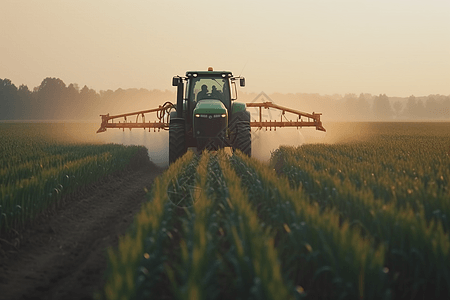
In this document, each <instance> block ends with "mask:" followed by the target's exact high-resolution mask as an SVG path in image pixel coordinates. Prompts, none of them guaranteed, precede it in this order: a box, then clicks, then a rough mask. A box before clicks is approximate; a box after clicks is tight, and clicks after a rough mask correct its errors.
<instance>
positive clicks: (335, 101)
mask: <svg viewBox="0 0 450 300" xmlns="http://www.w3.org/2000/svg"><path fill="white" fill-rule="evenodd" d="M242 96H243V97H244V100H243V101H244V102H262V101H272V102H275V103H277V104H279V105H284V106H288V107H291V108H294V109H297V110H300V111H304V112H309V113H311V112H321V113H323V116H324V118H323V119H324V120H325V119H326V120H336V121H395V120H398V121H424V120H450V95H449V96H442V95H429V96H424V97H415V96H410V97H406V98H400V97H388V96H387V95H385V94H380V95H378V96H376V95H371V94H367V93H365V94H364V93H361V94H360V95H356V94H346V95H344V96H342V95H339V94H334V95H319V94H304V93H296V94H281V93H274V94H270V95H266V94H264V93H261V94H254V93H253V94H244V95H242ZM241 100H242V97H241Z"/></svg>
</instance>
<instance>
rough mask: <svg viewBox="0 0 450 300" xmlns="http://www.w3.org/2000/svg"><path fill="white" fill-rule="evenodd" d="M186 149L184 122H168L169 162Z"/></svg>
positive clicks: (181, 154)
mask: <svg viewBox="0 0 450 300" xmlns="http://www.w3.org/2000/svg"><path fill="white" fill-rule="evenodd" d="M186 151H187V148H186V136H185V133H184V123H178V122H177V123H170V125H169V164H172V163H173V162H175V161H176V160H177V159H178V158H179V157H181V156H183V155H184V154H185V153H186Z"/></svg>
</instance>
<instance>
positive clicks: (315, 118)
mask: <svg viewBox="0 0 450 300" xmlns="http://www.w3.org/2000/svg"><path fill="white" fill-rule="evenodd" d="M246 106H247V107H257V108H259V121H250V127H258V128H260V129H261V128H263V127H265V128H266V129H267V127H269V128H270V129H271V130H272V127H273V128H275V130H276V128H277V127H297V128H299V127H300V128H301V127H316V130H320V131H326V130H325V128H323V126H322V122H321V121H320V116H321V115H322V114H321V113H314V112H313V113H312V114H308V113H304V112H301V111H299V110H295V109H291V108H287V107H284V106H280V105H277V104H274V103H272V102H263V103H247V104H246ZM263 108H265V109H269V108H274V109H278V110H281V120H280V121H275V120H274V121H272V120H269V121H267V120H266V121H263V120H262V109H263ZM286 112H289V113H292V114H294V115H297V121H292V120H287V119H286V117H285V113H286ZM283 117H284V118H285V121H283ZM302 117H305V118H307V119H308V120H307V121H303V120H302Z"/></svg>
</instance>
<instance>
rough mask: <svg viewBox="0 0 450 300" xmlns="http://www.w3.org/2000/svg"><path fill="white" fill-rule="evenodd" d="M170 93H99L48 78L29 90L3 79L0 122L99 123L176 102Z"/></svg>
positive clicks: (127, 91)
mask: <svg viewBox="0 0 450 300" xmlns="http://www.w3.org/2000/svg"><path fill="white" fill-rule="evenodd" d="M173 99H175V93H173V92H171V91H160V90H147V89H126V90H124V89H121V88H119V89H117V90H115V91H112V90H107V91H100V92H96V91H95V90H93V89H90V88H88V87H87V86H86V85H85V86H84V87H83V88H81V89H80V88H79V86H78V84H76V83H71V84H69V85H66V84H65V83H64V82H63V81H62V80H61V79H59V78H50V77H48V78H45V79H44V80H43V81H42V82H41V84H40V85H39V86H38V87H35V88H34V89H33V90H30V89H29V88H28V86H26V85H23V84H22V85H20V86H19V87H17V86H16V85H14V84H13V83H12V82H11V80H9V79H0V120H72V121H77V120H80V121H83V120H99V119H100V118H99V115H100V114H106V113H111V114H118V113H123V112H132V111H137V110H144V109H149V108H152V107H154V106H155V105H156V106H158V105H159V104H163V102H165V101H172V102H173V101H174V100H173Z"/></svg>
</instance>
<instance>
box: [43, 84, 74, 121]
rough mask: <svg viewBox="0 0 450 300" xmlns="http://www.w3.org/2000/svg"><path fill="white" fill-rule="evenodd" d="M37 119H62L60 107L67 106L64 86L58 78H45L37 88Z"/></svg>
mask: <svg viewBox="0 0 450 300" xmlns="http://www.w3.org/2000/svg"><path fill="white" fill-rule="evenodd" d="M35 92H36V99H37V107H36V108H37V113H38V116H39V119H50V120H55V119H63V118H64V115H63V113H62V107H64V106H65V105H66V104H67V97H66V84H65V83H64V82H63V81H62V80H61V79H59V78H50V77H47V78H45V79H44V80H43V81H42V82H41V85H40V86H39V87H38V88H37V90H36V91H35Z"/></svg>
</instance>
